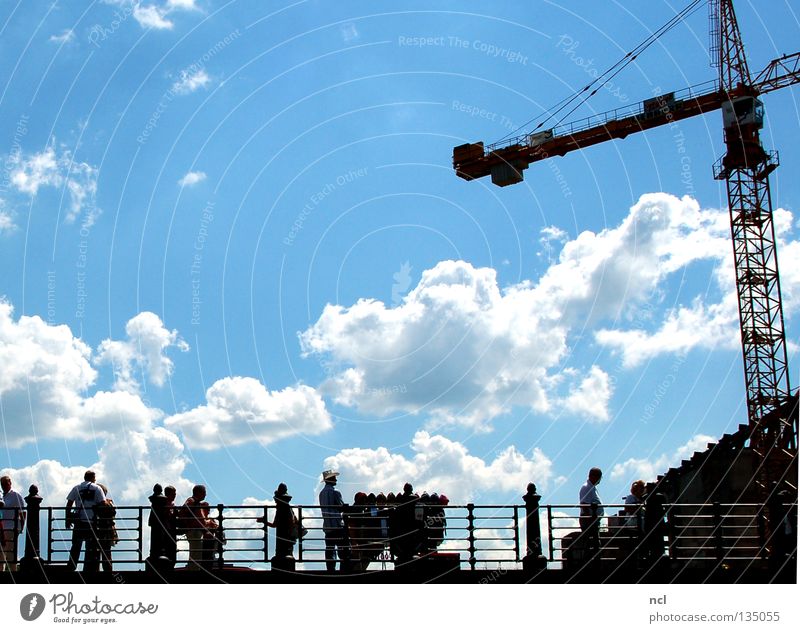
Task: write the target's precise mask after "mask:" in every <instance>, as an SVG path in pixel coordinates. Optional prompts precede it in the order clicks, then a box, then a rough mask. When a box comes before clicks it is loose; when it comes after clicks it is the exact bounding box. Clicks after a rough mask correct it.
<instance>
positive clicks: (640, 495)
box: [625, 479, 645, 528]
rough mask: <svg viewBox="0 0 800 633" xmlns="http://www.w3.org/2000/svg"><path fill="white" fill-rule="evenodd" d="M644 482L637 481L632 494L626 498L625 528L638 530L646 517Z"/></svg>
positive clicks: (632, 487)
mask: <svg viewBox="0 0 800 633" xmlns="http://www.w3.org/2000/svg"><path fill="white" fill-rule="evenodd" d="M644 490H645V486H644V481H642V480H641V479H637V480H636V481H634V482H633V483H632V484H631V493H630V494H629V495H628V496H627V497H625V515H626V519H625V527H633V528H638V527H639V526H640V525H639V524H640V522H641V521H640V519H641V518H642V517H643V516H644V506H643V505H642V504H643V503H644Z"/></svg>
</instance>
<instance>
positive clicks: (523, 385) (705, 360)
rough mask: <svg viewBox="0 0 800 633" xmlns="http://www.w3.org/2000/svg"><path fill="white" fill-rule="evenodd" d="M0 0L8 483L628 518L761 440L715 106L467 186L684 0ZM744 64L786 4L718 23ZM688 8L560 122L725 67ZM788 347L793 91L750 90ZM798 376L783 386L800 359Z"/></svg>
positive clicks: (776, 42)
mask: <svg viewBox="0 0 800 633" xmlns="http://www.w3.org/2000/svg"><path fill="white" fill-rule="evenodd" d="M607 4H608V6H606V7H605V8H604V9H603V11H602V12H601V11H598V10H597V9H596V8H590V7H574V6H571V5H568V4H566V3H557V2H542V3H529V2H505V3H502V4H501V5H500V6H497V5H498V3H490V2H476V3H471V4H470V5H469V7H465V6H464V4H463V3H455V2H439V3H436V6H435V8H431V7H430V3H423V2H406V3H403V5H402V6H401V7H396V6H388V5H387V6H381V5H377V6H370V7H368V8H365V6H364V5H363V3H355V2H336V3H332V2H313V1H299V2H294V3H290V4H287V3H261V2H246V1H236V0H232V1H230V2H215V1H211V0H158V1H152V2H150V1H148V2H141V3H140V2H131V1H129V0H108V1H106V2H91V3H89V2H86V3H67V2H54V3H31V2H18V3H14V2H6V3H4V4H3V6H2V7H1V8H0V159H1V160H0V166H2V178H0V266H2V270H3V275H2V278H1V281H0V283H1V284H2V285H1V286H0V297H2V304H0V359H2V364H3V367H4V368H5V369H4V374H5V375H4V376H3V377H2V378H0V404H1V405H2V409H0V415H2V420H3V426H4V433H5V441H4V450H3V451H2V459H1V460H0V466H2V468H3V469H4V470H8V471H9V472H11V473H12V474H13V475H14V478H15V480H16V482H17V487H18V488H23V489H24V488H27V485H28V484H29V483H39V484H40V486H42V487H43V493H44V496H45V503H46V504H52V505H58V504H60V503H61V500H62V499H63V497H64V495H65V494H66V489H67V487H68V486H70V485H72V484H74V483H75V482H76V481H78V480H79V479H80V475H81V474H82V472H83V470H84V469H85V468H86V467H88V466H94V467H96V468H97V469H98V471H99V474H98V477H99V479H101V480H104V481H106V482H107V483H108V484H109V487H110V488H111V490H112V493H113V495H114V496H115V497H116V498H117V500H118V502H120V501H122V502H130V503H134V502H140V501H142V500H143V499H144V498H146V496H147V494H148V491H149V490H150V489H151V487H152V484H153V483H155V482H156V481H160V482H161V483H162V484H166V483H173V484H177V485H178V486H179V488H180V490H179V494H181V495H184V494H185V495H188V492H189V487H190V484H191V483H192V482H195V481H202V482H205V483H207V484H208V486H209V498H210V499H212V500H213V501H215V502H218V501H222V502H226V503H231V504H234V503H240V502H242V501H243V500H245V499H265V498H269V497H271V495H272V491H273V490H274V489H275V487H276V485H277V483H278V482H280V481H285V482H286V483H287V484H288V485H289V489H290V491H291V492H292V493H293V494H294V495H295V500H296V501H297V502H301V503H312V502H314V500H315V491H316V490H318V482H319V473H320V472H321V471H322V470H323V468H326V467H336V468H338V469H339V470H341V472H342V477H341V480H342V483H341V487H342V488H343V490H344V492H345V493H346V495H352V494H353V493H354V492H355V491H356V490H373V491H376V492H377V491H380V490H384V491H387V492H388V491H390V490H397V489H399V488H401V487H402V484H403V483H404V482H405V481H411V482H412V483H415V484H416V486H417V488H418V489H420V490H422V489H427V490H429V491H433V490H437V491H439V492H444V493H446V494H448V496H450V498H451V499H452V500H454V501H457V502H467V501H469V500H477V501H479V502H481V501H482V502H493V503H502V502H516V501H519V497H520V495H521V494H522V493H523V492H524V489H525V484H526V483H527V482H528V481H531V480H532V481H535V482H536V483H537V484H538V485H539V487H540V492H541V493H542V494H543V497H544V502H551V503H572V502H575V501H576V498H575V497H576V495H577V489H578V488H579V486H580V485H581V483H582V482H583V480H584V479H585V474H586V471H587V470H588V468H589V467H590V466H593V465H598V466H600V467H602V468H603V469H604V470H605V471H606V473H607V475H608V476H607V478H606V479H605V480H604V482H603V485H602V492H603V496H604V498H605V499H607V501H608V502H613V501H615V500H618V499H621V497H622V496H623V494H624V493H625V492H626V491H627V488H628V486H629V484H630V481H631V480H633V479H635V478H637V477H639V476H644V477H645V478H648V477H652V476H653V475H654V474H657V473H659V472H662V471H663V470H665V469H666V468H668V467H669V466H671V465H677V464H679V462H680V459H681V458H683V457H686V456H687V455H690V454H691V452H692V451H694V450H696V449H698V448H703V447H705V444H706V443H707V442H708V441H710V440H711V439H713V438H716V437H719V436H720V435H722V434H723V433H725V432H728V431H731V430H733V429H734V428H735V427H736V426H737V425H738V424H739V423H742V422H744V421H745V408H744V387H743V377H742V364H741V355H740V348H739V344H738V339H737V337H738V321H737V315H736V308H735V302H734V298H735V295H734V294H733V285H732V283H733V282H732V279H733V277H732V259H731V256H730V243H729V239H730V238H729V233H728V222H727V211H726V201H725V192H724V188H723V187H722V186H721V184H720V183H719V182H717V181H714V180H713V178H712V175H711V165H712V163H713V162H714V161H715V160H716V159H717V158H718V157H719V156H721V155H722V154H723V153H724V147H723V143H722V130H721V116H720V115H719V113H713V114H710V115H707V116H704V117H699V118H696V119H694V120H688V121H683V122H681V123H680V124H677V125H674V126H670V127H665V128H662V129H658V130H653V131H651V132H649V133H647V134H643V135H638V136H635V137H630V138H628V139H626V140H624V141H616V142H612V143H606V144H604V145H601V146H597V147H594V148H591V149H588V150H586V151H584V152H580V153H574V154H572V155H568V156H567V157H564V158H561V159H555V160H553V161H547V162H543V163H540V164H538V165H534V166H533V167H532V168H531V169H529V170H528V171H527V172H526V179H525V182H524V183H523V184H521V185H517V186H515V187H509V188H505V189H499V188H496V187H493V186H492V185H491V184H490V183H488V182H484V181H476V182H471V183H467V182H465V181H463V180H461V179H459V178H457V177H456V176H455V175H454V173H453V172H452V169H451V166H450V160H451V152H452V147H453V146H454V145H458V144H461V143H464V142H468V141H477V140H484V141H486V142H487V143H488V142H492V141H495V140H498V139H500V138H502V137H504V136H506V135H507V134H509V133H510V132H511V131H513V130H514V129H516V128H517V127H519V126H523V125H524V124H526V123H527V122H528V121H530V120H532V119H535V118H537V117H541V116H542V115H543V114H546V113H547V112H548V108H550V107H551V106H553V105H554V104H556V103H557V102H559V101H560V100H561V99H563V98H564V97H567V96H569V95H570V94H572V93H573V92H575V91H576V90H579V89H580V88H582V87H583V86H584V85H585V84H586V83H588V81H590V78H591V76H592V73H593V72H594V71H595V70H597V71H601V72H602V70H604V69H605V68H607V67H608V66H610V65H611V64H613V63H614V62H616V61H617V59H619V58H620V57H621V56H622V55H623V54H624V53H625V52H626V51H627V50H629V49H630V48H633V47H634V46H635V45H636V44H638V43H639V42H640V41H641V40H643V39H644V38H645V37H646V36H647V35H648V34H649V33H650V32H652V31H653V30H655V29H657V28H658V27H660V26H661V25H662V24H663V23H665V22H666V21H667V20H668V19H669V18H670V17H671V16H673V15H674V14H675V13H676V11H679V10H680V9H682V8H683V7H684V6H685V5H686V4H688V3H676V2H665V1H659V2H655V3H639V2H633V1H631V2H627V1H626V2H611V3H607ZM736 8H737V11H738V15H739V20H740V23H741V25H742V30H743V36H744V38H745V43H746V46H747V50H748V54H749V57H750V64H751V70H752V71H753V72H754V73H755V72H757V71H758V70H760V69H761V68H762V67H763V66H765V65H766V63H767V62H768V61H770V60H771V59H773V58H774V57H777V56H779V55H780V54H783V53H791V52H794V51H795V50H796V49H797V45H798V43H800V38H799V37H798V34H799V33H800V22H799V21H798V18H797V15H796V12H795V10H794V9H793V7H792V6H791V3H789V2H788V1H780V2H770V3H760V4H759V5H758V7H757V8H758V12H756V6H755V5H754V3H751V2H738V3H737V5H736ZM707 48H708V34H707V14H706V9H705V7H701V9H700V10H699V11H697V12H695V13H693V14H692V15H691V16H689V17H688V18H687V19H686V20H685V21H684V22H682V23H681V24H679V25H678V26H677V27H676V28H675V29H673V30H672V31H671V32H669V33H668V34H667V35H665V36H664V37H663V38H662V39H660V40H659V41H658V42H657V43H656V44H655V45H653V46H652V47H651V48H650V49H648V51H647V52H646V53H644V54H643V55H642V56H641V57H640V58H639V59H638V60H637V61H636V63H635V64H633V65H631V66H630V67H629V68H628V69H627V70H626V71H625V72H624V73H622V74H620V75H619V76H617V77H615V78H614V85H613V86H611V85H610V86H608V87H607V89H605V90H601V91H600V92H599V93H598V94H597V95H596V96H595V97H594V98H593V99H592V100H591V101H589V102H588V103H587V104H585V105H584V106H583V107H582V108H581V109H579V110H578V111H576V112H575V113H574V115H573V117H572V118H573V119H580V118H582V117H586V116H590V115H591V114H594V113H597V112H603V111H605V110H609V109H613V108H617V107H623V106H626V105H633V104H635V103H637V102H638V101H641V100H643V99H645V98H649V97H651V96H653V95H655V94H660V93H662V92H667V91H670V90H674V89H680V88H683V87H687V86H690V85H694V84H698V83H701V82H704V81H708V80H711V79H713V78H714V73H715V70H714V69H712V68H710V67H709V63H708V52H707ZM764 102H765V105H766V110H767V120H766V125H765V129H764V133H763V138H764V143H765V145H766V146H767V147H769V148H773V149H777V150H779V151H780V154H781V162H782V165H781V168H780V169H779V170H778V171H776V172H775V173H774V175H773V176H772V193H773V201H774V206H775V208H776V209H777V211H776V226H777V227H778V230H779V241H780V247H781V250H780V263H781V270H782V280H783V289H784V302H785V311H786V317H787V334H788V339H789V342H790V347H789V349H790V354H791V358H790V365H791V366H792V367H793V366H794V355H795V351H796V341H797V333H798V323H797V310H798V304H799V303H800V273H798V272H797V271H798V270H800V266H798V264H800V244H798V242H797V232H798V225H797V213H796V211H795V208H796V205H797V203H798V200H800V185H798V182H797V179H796V178H793V177H792V174H794V173H796V172H797V169H798V166H800V149H798V148H797V144H796V143H791V142H789V141H790V140H792V139H796V138H798V132H799V131H800V130H798V128H799V127H800V117H799V116H798V109H797V91H796V90H794V89H784V90H782V91H779V92H776V93H772V94H770V95H767V96H766V97H765V98H764ZM792 383H793V385H794V386H796V383H797V374H796V372H793V373H792Z"/></svg>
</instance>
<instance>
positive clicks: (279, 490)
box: [275, 482, 289, 496]
mask: <svg viewBox="0 0 800 633" xmlns="http://www.w3.org/2000/svg"><path fill="white" fill-rule="evenodd" d="M287 492H289V488H288V486H287V485H286V484H285V483H283V482H281V483H279V484H278V488H277V489H276V490H275V496H283V495H285V494H286V493H287Z"/></svg>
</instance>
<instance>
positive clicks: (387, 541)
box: [41, 504, 525, 570]
mask: <svg viewBox="0 0 800 633" xmlns="http://www.w3.org/2000/svg"><path fill="white" fill-rule="evenodd" d="M520 507H521V508H522V513H520ZM417 508H418V510H422V512H421V513H420V512H418V513H417V514H418V515H420V514H421V515H422V516H418V518H416V519H415V520H414V522H413V524H412V525H411V526H408V525H406V526H397V525H394V523H395V521H394V517H393V515H392V512H393V511H394V510H396V508H393V507H391V506H389V507H386V508H380V509H377V508H376V510H378V511H379V512H378V513H377V514H376V515H375V516H372V514H371V513H369V511H368V510H367V512H359V508H358V507H352V506H351V507H349V508H346V509H345V514H344V520H345V524H346V525H347V530H348V534H349V549H350V551H351V557H352V559H353V560H356V559H358V560H361V562H362V563H363V562H366V565H367V566H368V567H369V568H370V569H375V568H381V569H393V568H394V565H395V559H396V558H397V552H396V551H395V550H396V547H395V546H396V545H397V546H398V547H399V546H400V543H401V542H402V543H407V542H408V541H409V540H410V541H411V543H412V544H411V547H412V549H413V553H414V555H431V554H436V555H443V554H449V555H450V556H451V557H452V556H453V555H458V560H459V561H460V565H461V567H462V568H468V569H476V568H478V566H487V565H490V564H492V565H498V564H506V565H513V564H518V563H520V561H521V560H522V558H521V555H522V554H524V552H523V551H522V548H521V547H520V533H521V522H520V514H522V516H524V510H525V506H517V505H480V506H478V505H474V504H468V505H450V506H446V507H444V521H441V522H440V521H438V520H431V519H430V517H426V516H425V510H426V507H425V506H422V505H419V506H417ZM427 508H428V509H430V508H432V506H428V507H427ZM322 509H323V508H322V506H319V505H296V506H292V510H293V511H294V513H295V516H297V518H298V521H299V524H300V525H301V526H302V528H304V529H303V530H299V533H298V535H297V540H296V542H295V544H294V546H293V548H292V554H293V556H294V558H295V560H296V561H297V563H298V564H302V568H303V569H309V570H313V569H324V568H325V563H326V562H327V561H326V560H325V533H324V530H323V528H322V524H323V518H322ZM364 509H366V508H361V510H364ZM41 510H42V514H43V517H44V519H43V529H44V533H45V534H46V537H45V539H44V542H45V547H44V548H43V551H42V552H41V558H42V560H43V561H44V562H46V563H47V564H60V563H66V562H67V560H68V558H69V550H70V547H71V544H72V530H71V529H68V528H67V525H66V516H67V515H66V510H65V508H57V507H46V508H42V509H41ZM150 511H151V509H150V507H149V506H117V507H116V517H115V524H116V531H117V534H118V542H117V544H116V545H115V546H114V548H113V550H112V556H113V562H114V565H115V568H117V567H120V566H122V565H124V566H125V568H130V567H131V566H132V565H142V564H144V563H145V560H146V559H147V558H148V556H149V554H150V552H149V545H150V541H151V539H150V534H149V530H148V529H147V525H148V517H149V513H150ZM274 511H275V506H274V505H265V506H245V505H230V506H229V505H222V504H220V505H217V506H210V513H209V518H211V519H214V521H216V523H217V524H218V526H219V529H218V530H217V532H218V533H221V535H222V537H221V538H218V539H217V542H216V543H215V546H214V550H215V551H214V560H213V563H212V566H213V567H217V568H220V567H224V566H230V565H234V566H244V567H251V568H254V569H269V568H270V566H271V564H272V562H273V561H272V557H273V556H274V554H275V545H276V540H277V539H276V537H275V532H274V530H273V529H272V528H270V527H268V526H267V521H266V519H269V518H271V516H272V515H273V513H274ZM270 532H272V534H270ZM304 532H305V533H304ZM188 549H189V547H188V540H187V538H186V537H185V536H183V535H179V536H178V537H177V566H178V567H180V566H182V565H184V564H186V563H188ZM81 560H83V552H82V554H81ZM120 568H121V567H120Z"/></svg>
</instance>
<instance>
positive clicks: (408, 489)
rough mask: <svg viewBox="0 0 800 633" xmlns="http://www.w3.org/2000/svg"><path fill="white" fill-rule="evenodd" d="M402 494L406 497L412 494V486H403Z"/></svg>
mask: <svg viewBox="0 0 800 633" xmlns="http://www.w3.org/2000/svg"><path fill="white" fill-rule="evenodd" d="M403 492H404V493H405V494H407V495H410V494H411V493H412V492H414V486H412V485H411V484H409V483H407V484H406V485H405V486H403Z"/></svg>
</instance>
